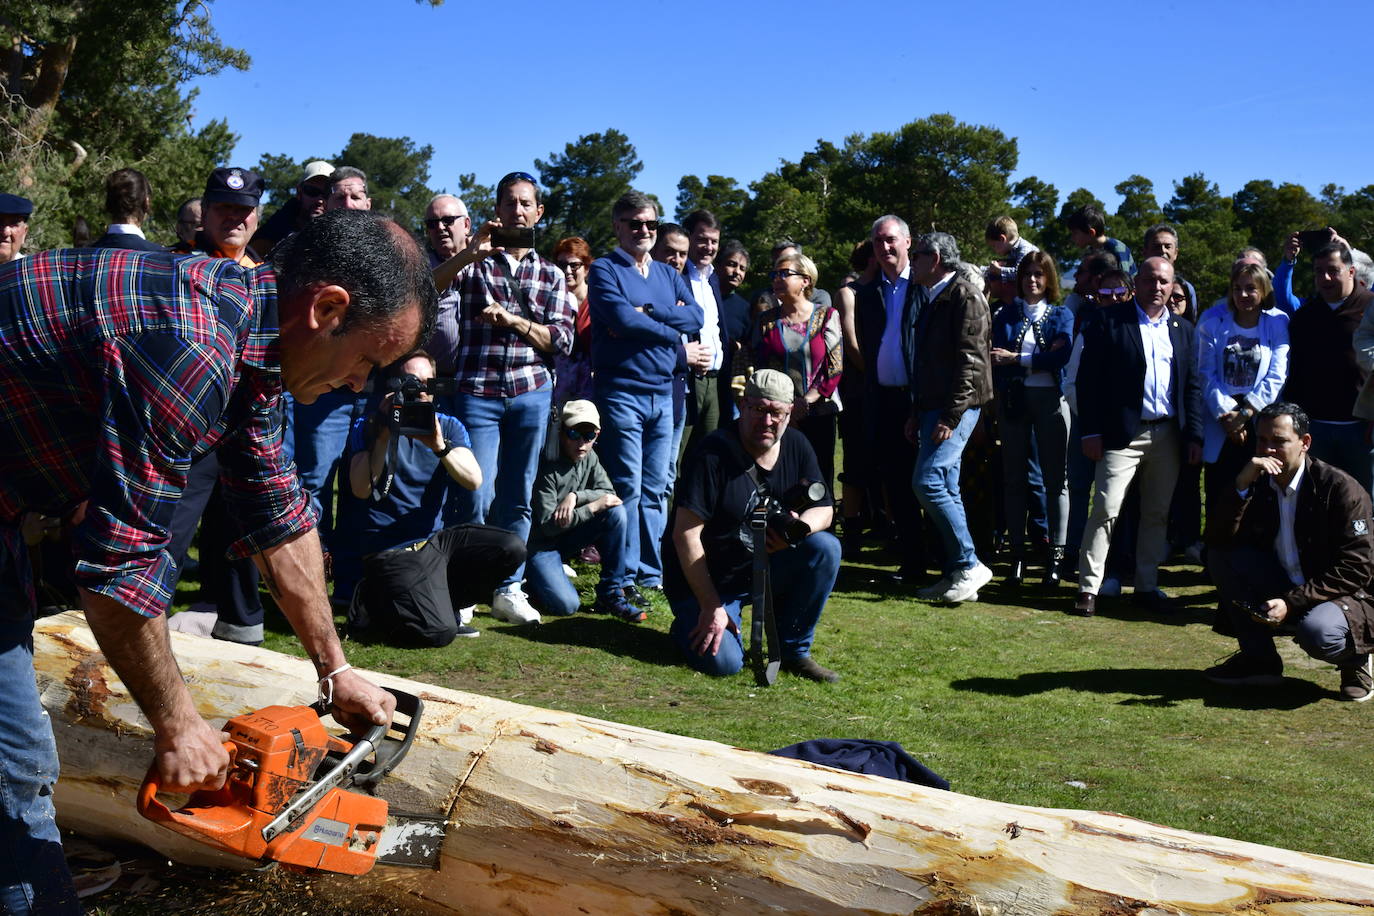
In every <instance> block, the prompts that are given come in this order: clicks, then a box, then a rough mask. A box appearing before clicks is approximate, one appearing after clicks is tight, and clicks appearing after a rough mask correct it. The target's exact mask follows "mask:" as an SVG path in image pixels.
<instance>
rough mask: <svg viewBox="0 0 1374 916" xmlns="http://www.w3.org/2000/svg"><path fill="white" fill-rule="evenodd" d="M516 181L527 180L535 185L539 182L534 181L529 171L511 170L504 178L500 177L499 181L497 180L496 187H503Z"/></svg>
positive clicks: (537, 185)
mask: <svg viewBox="0 0 1374 916" xmlns="http://www.w3.org/2000/svg"><path fill="white" fill-rule="evenodd" d="M517 181H528V182H529V183H530V184H532V185H534V186H535V187H539V182H538V181H535V179H534V176H533V175H531V174H530V173H529V172H511V173H510V174H509V175H507V176H506V177H505V178H502V179H501V180H500V181H498V182H497V183H496V186H497V187H498V188H504V187H505V186H506V185H509V184H515V183H516V182H517Z"/></svg>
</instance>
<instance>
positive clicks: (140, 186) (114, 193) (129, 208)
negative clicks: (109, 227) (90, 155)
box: [105, 169, 153, 223]
mask: <svg viewBox="0 0 1374 916" xmlns="http://www.w3.org/2000/svg"><path fill="white" fill-rule="evenodd" d="M152 196H153V192H152V188H151V187H149V185H148V179H147V178H146V177H145V176H144V174H143V173H142V172H140V171H139V170H138V169H120V170H119V171H117V172H111V173H110V176H109V177H108V178H106V179H105V212H106V213H108V214H109V215H110V222H112V223H131V222H134V223H136V222H142V221H143V218H144V217H145V216H147V215H148V201H149V199H150V198H151V197H152Z"/></svg>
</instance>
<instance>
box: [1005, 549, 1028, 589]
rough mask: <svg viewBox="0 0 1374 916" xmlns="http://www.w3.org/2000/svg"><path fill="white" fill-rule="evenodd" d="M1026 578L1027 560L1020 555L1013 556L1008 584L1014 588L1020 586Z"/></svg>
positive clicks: (1008, 574)
mask: <svg viewBox="0 0 1374 916" xmlns="http://www.w3.org/2000/svg"><path fill="white" fill-rule="evenodd" d="M1025 580H1026V561H1025V559H1023V558H1022V557H1020V556H1014V557H1012V558H1011V572H1009V573H1007V584H1008V585H1010V586H1012V587H1013V588H1020V587H1021V583H1022V582H1024V581H1025Z"/></svg>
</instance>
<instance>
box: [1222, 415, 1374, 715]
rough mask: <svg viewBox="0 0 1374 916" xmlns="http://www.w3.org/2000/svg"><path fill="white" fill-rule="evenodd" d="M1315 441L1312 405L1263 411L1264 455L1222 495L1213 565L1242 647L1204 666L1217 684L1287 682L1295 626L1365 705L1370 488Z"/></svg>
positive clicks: (1373, 610) (1259, 440)
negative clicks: (1281, 638)
mask: <svg viewBox="0 0 1374 916" xmlns="http://www.w3.org/2000/svg"><path fill="white" fill-rule="evenodd" d="M1311 446H1312V435H1311V432H1310V431H1309V421H1308V419H1307V414H1306V413H1304V412H1303V410H1302V408H1300V407H1298V405H1296V404H1288V403H1276V404H1270V405H1269V406H1268V407H1266V408H1264V409H1263V410H1261V411H1260V412H1259V414H1258V416H1257V419H1256V426H1255V452H1256V454H1255V457H1254V458H1251V459H1250V461H1249V463H1248V464H1246V465H1245V467H1244V468H1242V469H1241V472H1240V473H1239V474H1238V475H1236V481H1235V486H1234V487H1227V488H1226V489H1225V490H1223V492H1221V493H1219V494H1216V497H1217V498H1216V502H1215V505H1216V510H1217V514H1218V516H1219V518H1217V519H1215V520H1213V519H1211V518H1209V519H1208V529H1209V541H1210V544H1209V550H1208V564H1207V565H1208V570H1209V571H1210V572H1211V574H1212V578H1213V580H1214V581H1215V582H1216V584H1217V589H1218V591H1220V592H1221V597H1222V599H1223V602H1222V607H1223V608H1225V609H1226V613H1227V617H1228V619H1225V620H1222V621H1219V628H1218V629H1219V630H1221V629H1225V630H1226V631H1227V633H1226V635H1231V636H1234V637H1236V640H1237V642H1239V644H1240V650H1239V651H1238V652H1237V653H1236V654H1235V655H1233V656H1231V658H1230V659H1228V660H1227V661H1225V662H1223V663H1222V664H1220V665H1216V666H1214V667H1212V668H1208V669H1207V670H1206V671H1205V672H1204V674H1205V675H1206V677H1207V679H1208V680H1210V681H1213V682H1215V683H1218V684H1231V685H1246V686H1272V685H1277V684H1280V683H1282V681H1283V659H1282V657H1281V656H1280V655H1279V653H1278V650H1277V649H1276V648H1275V647H1274V636H1275V634H1277V633H1283V634H1289V635H1292V636H1293V637H1294V638H1295V639H1296V640H1297V643H1298V645H1299V646H1301V647H1302V649H1303V651H1304V652H1306V653H1307V654H1308V655H1310V656H1312V657H1313V658H1317V659H1320V660H1322V661H1325V662H1330V663H1331V664H1333V665H1335V666H1336V668H1337V669H1338V670H1339V671H1340V675H1341V690H1340V694H1339V695H1340V698H1341V699H1343V700H1350V701H1353V702H1356V703H1361V702H1364V701H1365V700H1368V699H1369V698H1370V696H1371V688H1372V687H1374V677H1371V669H1370V650H1371V649H1374V645H1371V642H1370V638H1369V637H1370V622H1371V616H1372V615H1374V598H1371V597H1370V589H1371V586H1372V585H1374V582H1371V580H1374V533H1371V530H1370V526H1371V519H1370V506H1369V493H1368V492H1367V491H1366V490H1365V489H1364V487H1363V486H1361V485H1360V484H1359V483H1358V482H1357V481H1356V480H1355V478H1353V477H1351V476H1350V475H1349V474H1347V473H1345V472H1344V471H1342V470H1340V469H1338V468H1336V467H1333V466H1332V465H1329V464H1327V463H1325V462H1323V461H1320V460H1318V459H1316V458H1313V457H1312V456H1311V455H1310V454H1309V451H1308V450H1309V449H1310V448H1311ZM1225 624H1229V626H1222V625H1225Z"/></svg>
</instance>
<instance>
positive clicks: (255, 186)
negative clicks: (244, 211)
mask: <svg viewBox="0 0 1374 916" xmlns="http://www.w3.org/2000/svg"><path fill="white" fill-rule="evenodd" d="M262 191H263V183H262V176H261V175H259V174H258V173H257V172H250V171H248V170H247V169H237V168H231V169H215V170H214V171H213V172H211V173H210V179H209V180H208V181H206V182H205V194H204V195H203V196H202V197H201V200H203V201H205V203H207V204H213V203H224V204H240V205H242V206H244V207H256V206H257V205H258V203H259V202H260V201H261V199H262Z"/></svg>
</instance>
